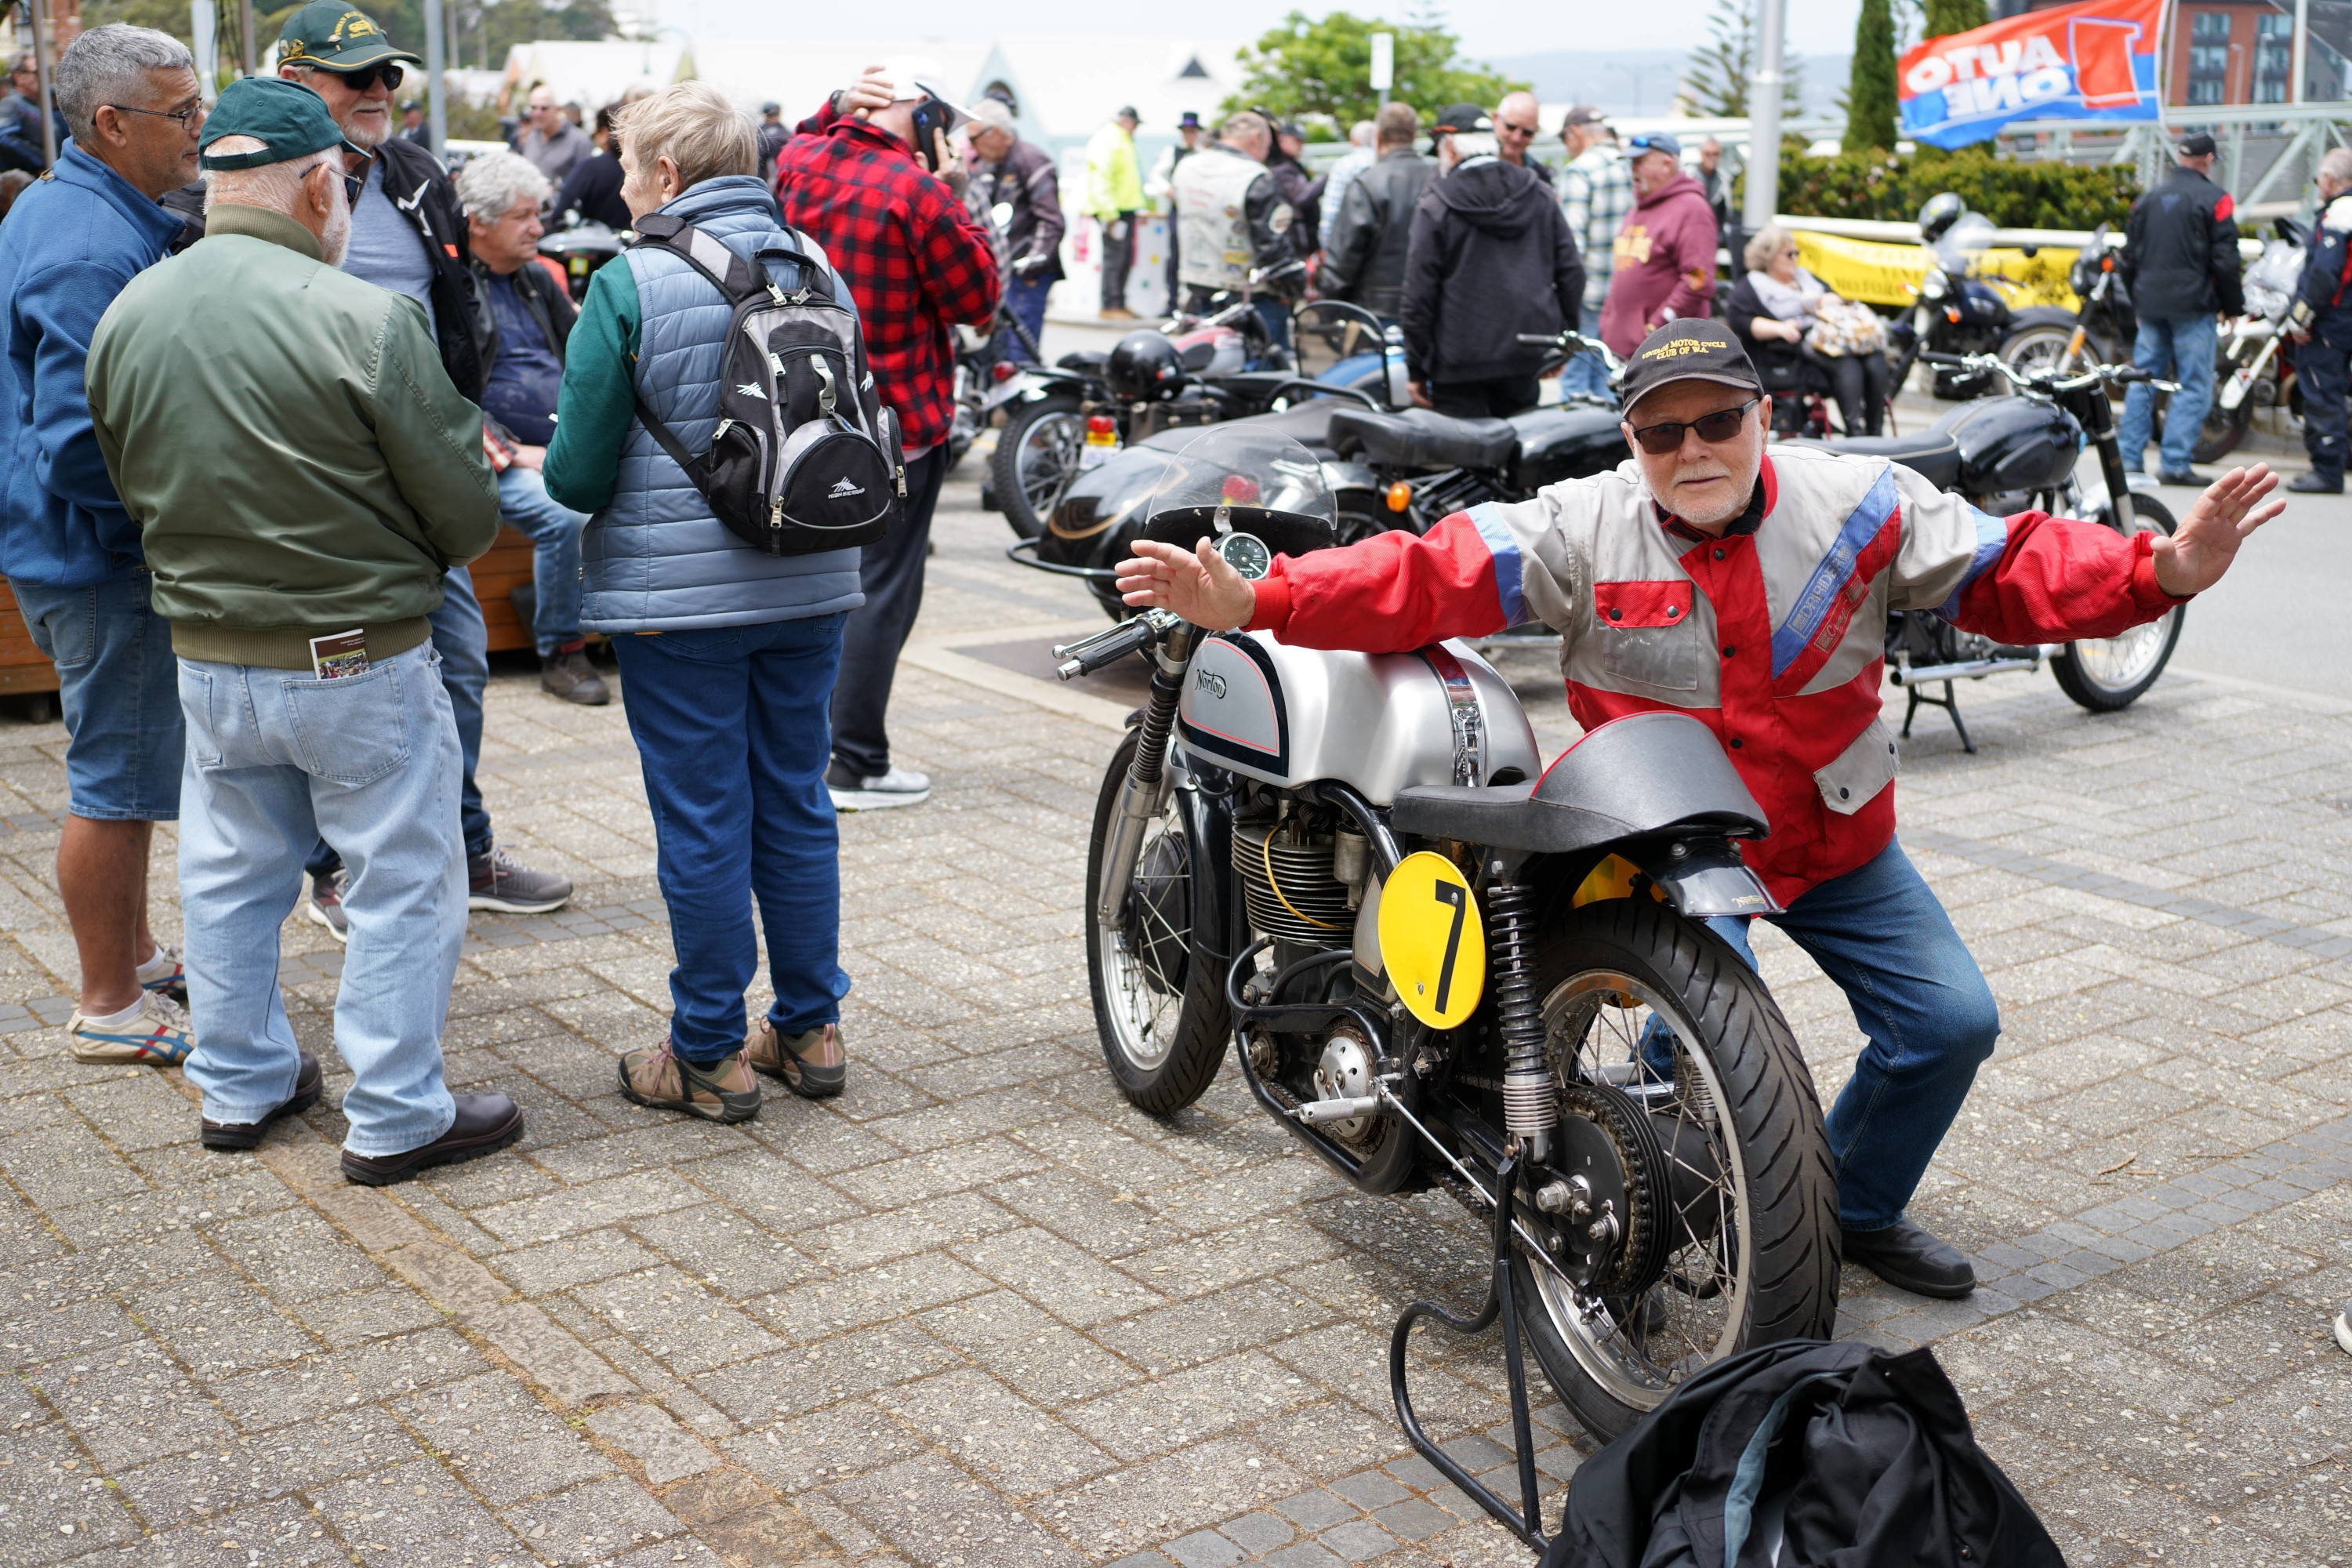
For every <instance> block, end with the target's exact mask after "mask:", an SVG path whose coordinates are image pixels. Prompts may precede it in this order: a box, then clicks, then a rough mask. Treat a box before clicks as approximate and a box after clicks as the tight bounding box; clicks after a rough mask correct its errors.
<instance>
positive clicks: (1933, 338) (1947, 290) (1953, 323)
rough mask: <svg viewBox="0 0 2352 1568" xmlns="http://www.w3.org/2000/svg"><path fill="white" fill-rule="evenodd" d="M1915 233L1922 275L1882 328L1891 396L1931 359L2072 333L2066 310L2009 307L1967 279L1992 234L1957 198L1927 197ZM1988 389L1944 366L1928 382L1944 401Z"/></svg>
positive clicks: (1984, 381)
mask: <svg viewBox="0 0 2352 1568" xmlns="http://www.w3.org/2000/svg"><path fill="white" fill-rule="evenodd" d="M1919 232H1920V243H1921V244H1922V245H1923V246H1924V247H1926V248H1927V256H1928V264H1927V276H1926V277H1925V278H1923V279H1920V281H1919V286H1918V289H1917V290H1916V292H1917V295H1918V303H1917V304H1916V305H1915V306H1913V307H1912V309H1911V310H1910V313H1909V314H1908V315H1906V316H1904V317H1901V318H1898V319H1897V320H1896V321H1895V323H1894V325H1893V326H1892V327H1891V328H1890V329H1889V330H1888V333H1887V346H1888V348H1889V350H1890V351H1892V352H1893V353H1895V356H1896V358H1895V374H1894V375H1893V377H1892V378H1891V379H1890V380H1889V382H1888V388H1889V395H1890V397H1891V396H1892V395H1894V394H1895V393H1899V392H1901V391H1902V390H1903V387H1904V384H1905V383H1906V380H1907V379H1908V377H1909V376H1910V374H1911V367H1912V366H1913V365H1914V364H1916V363H1920V362H1921V361H1922V360H1925V361H1926V362H1927V363H1929V364H1936V363H1937V361H1936V360H1935V359H1934V358H1933V357H1931V356H1935V355H1945V356H1950V355H1955V354H1958V355H1969V354H1990V353H1997V352H1999V351H2000V348H2001V347H2002V345H2003V344H2005V343H2006V342H2009V340H2010V339H2011V336H2012V335H2014V334H2016V333H2018V332H2020V331H2023V330H2024V329H2026V328H2029V327H2036V326H2041V327H2052V328H2055V329H2056V330H2057V331H2061V332H2067V331H2072V330H2073V328H2074V316H2073V315H2072V314H2070V313H2069V312H2067V311H2065V310H2058V309H2056V308H2055V307H2053V306H2046V305H2034V306H2029V307H2027V308H2026V309H2024V310H2011V309H2010V307H2009V301H2008V300H2004V299H2003V298H2001V295H2000V290H1998V289H1994V288H1993V287H1992V286H1991V285H1990V284H1989V283H1985V282H1982V281H1979V279H1974V278H1971V277H1969V273H1970V272H1971V271H1972V270H1974V268H1975V267H1976V265H1977V260H1978V258H1979V257H1980V256H1981V255H1982V254H1983V253H1984V252H1985V251H1986V250H1988V249H1990V247H1991V246H1992V241H1993V236H1994V235H1995V233H1997V232H1998V231H1997V229H1996V228H1995V226H1994V225H1993V221H1992V220H1991V219H1990V218H1989V217H1986V216H1984V215H1983V214H1981V213H1972V212H1968V211H1966V210H1964V209H1963V208H1962V207H1961V205H1960V199H1959V197H1958V196H1956V195H1952V194H1951V193H1950V192H1946V193H1944V194H1943V195H1937V196H1934V197H1931V198H1930V199H1929V200H1928V202H1927V205H1926V206H1923V207H1921V208H1920V209H1919ZM1994 384H1996V383H1994V382H1993V381H1992V380H1991V379H1990V378H1989V377H1987V376H1984V375H1980V374H1972V373H1969V372H1964V371H1951V370H1947V369H1943V368H1938V369H1937V371H1936V374H1935V378H1934V386H1935V394H1936V395H1937V397H1941V398H1947V399H1951V398H1969V397H1979V396H1982V395H1984V393H1985V392H1986V390H1987V389H1988V388H1990V387H1991V386H1993V385H1994Z"/></svg>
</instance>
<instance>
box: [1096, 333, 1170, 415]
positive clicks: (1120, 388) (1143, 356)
mask: <svg viewBox="0 0 2352 1568" xmlns="http://www.w3.org/2000/svg"><path fill="white" fill-rule="evenodd" d="M1103 380H1104V382H1105V383H1106V384H1108V385H1109V387H1110V393H1111V395H1112V396H1113V397H1116V398H1118V400H1119V401H1120V402H1122V403H1150V402H1155V401H1157V400H1158V399H1160V398H1163V397H1173V396H1174V395H1176V389H1177V388H1178V387H1179V386H1181V385H1182V384H1183V382H1184V367H1183V365H1182V364H1181V363H1178V360H1177V357H1176V345H1175V344H1174V343H1172V342H1169V341H1168V337H1167V334H1166V333H1164V332H1155V331H1151V330H1150V329H1149V328H1145V329H1144V330H1142V331H1133V332H1129V333H1128V334H1127V336H1125V337H1123V338H1121V339H1119V340H1118V344H1117V345H1116V346H1115V347H1113V348H1112V350H1111V351H1110V358H1109V359H1108V361H1107V362H1105V363H1104V365H1103Z"/></svg>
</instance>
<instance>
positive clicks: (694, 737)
mask: <svg viewBox="0 0 2352 1568" xmlns="http://www.w3.org/2000/svg"><path fill="white" fill-rule="evenodd" d="M847 618H848V617H847V616H846V615H845V614H835V615H830V616H814V617H813V618H810V619H806V620H797V621H771V622H769V623H767V624H766V625H764V626H709V627H698V628H695V629H692V630H687V631H666V632H663V633H661V634H660V635H659V636H656V637H614V639H613V647H614V652H615V653H617V654H618V655H619V656H620V660H621V692H622V699H623V701H624V704H625V707H626V709H627V710H628V715H629V733H630V735H631V736H633V737H634V738H635V741H636V742H637V757H638V761H639V763H641V764H642V765H643V767H644V769H645V778H646V803H647V804H648V805H650V806H651V807H652V808H653V818H654V845H655V849H656V866H655V868H656V872H657V874H658V876H659V879H660V882H661V892H662V900H663V901H664V902H665V903H667V904H668V906H669V931H670V945H671V947H672V948H673V949H674V950H675V951H676V952H677V967H676V968H674V969H672V970H671V971H670V972H669V995H670V1007H671V1013H670V1025H669V1032H670V1039H671V1042H672V1043H673V1045H674V1046H675V1047H677V1054H678V1055H679V1056H681V1057H683V1058H686V1059H687V1060H688V1061H690V1062H697V1063H706V1064H707V1063H710V1062H715V1061H718V1060H719V1059H721V1058H725V1057H729V1056H732V1055H733V1054H734V1053H735V1052H737V1051H740V1050H741V1049H742V1048H743V993H744V992H745V991H746V990H747V989H749V988H750V986H751V980H752V976H753V974H754V973H756V971H757V969H758V964H759V952H758V949H757V946H756V944H755V943H754V942H753V940H752V932H751V903H752V900H755V899H756V900H758V901H759V906H760V926H761V930H762V931H765V932H766V934H767V938H768V976H769V979H770V981H771V982H772V984H774V986H775V991H776V1000H775V1005H773V1006H772V1007H771V1008H769V1009H768V1016H769V1018H770V1019H771V1020H772V1022H773V1023H774V1025H775V1026H776V1028H777V1030H778V1032H780V1033H782V1034H787V1035H796V1034H800V1033H803V1031H805V1030H809V1029H814V1028H815V1027H816V1026H819V1025H820V1024H830V1023H834V1022H835V1021H836V1020H838V1019H839V1018H840V1016H841V999H842V998H843V997H844V996H845V995H847V994H849V976H848V975H846V974H845V973H842V969H841V963H840V961H839V952H840V941H841V867H840V834H839V831H838V829H837V828H836V827H835V818H834V811H833V797H832V796H831V795H828V794H827V793H826V792H825V787H824V770H825V763H826V761H827V759H828V757H829V756H830V754H831V752H832V735H831V733H830V730H829V727H828V725H827V723H826V719H825V710H826V705H827V703H828V702H829V701H830V700H831V699H832V696H833V682H834V675H835V671H836V670H837V669H838V668H839V667H840V663H841V631H842V624H843V623H844V622H845V620H846V619H847Z"/></svg>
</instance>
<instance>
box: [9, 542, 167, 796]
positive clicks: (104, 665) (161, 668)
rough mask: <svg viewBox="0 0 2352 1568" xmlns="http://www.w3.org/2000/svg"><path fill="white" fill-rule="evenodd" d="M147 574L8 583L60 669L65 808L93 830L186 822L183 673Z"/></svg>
mask: <svg viewBox="0 0 2352 1568" xmlns="http://www.w3.org/2000/svg"><path fill="white" fill-rule="evenodd" d="M151 580H152V579H150V578H149V576H148V574H146V573H145V572H144V571H143V570H142V571H140V572H135V573H133V574H131V575H130V576H128V577H122V578H118V579H116V580H115V581H113V582H111V583H100V584H97V585H96V586H94V587H88V588H47V587H43V586H42V585H41V584H38V583H16V582H12V583H10V584H8V587H9V589H10V591H11V592H13V593H14V594H15V595H16V608H17V609H18V610H19V611H20V612H22V614H23V615H24V617H25V630H26V632H28V633H30V634H31V636H32V638H33V646H34V647H37V648H39V649H40V650H41V651H42V652H43V653H44V654H46V655H47V656H48V658H50V659H51V660H52V661H53V662H54V663H55V664H56V665H57V667H58V710H59V711H60V712H61V713H62V714H63V715H64V716H65V721H66V809H67V810H68V811H70V812H71V813H73V815H74V816H79V817H83V818H85V819H87V820H89V821H92V822H170V821H172V820H173V819H174V818H176V817H177V816H179V815H180V748H181V737H182V730H181V725H180V690H179V680H180V666H179V661H178V660H176V659H175V658H173V657H172V623H171V622H169V621H167V620H165V619H164V618H163V616H159V615H157V614H156V613H155V610H154V606H153V605H152V604H151V603H150V602H149V600H148V596H147V588H148V584H149V583H150V581H151Z"/></svg>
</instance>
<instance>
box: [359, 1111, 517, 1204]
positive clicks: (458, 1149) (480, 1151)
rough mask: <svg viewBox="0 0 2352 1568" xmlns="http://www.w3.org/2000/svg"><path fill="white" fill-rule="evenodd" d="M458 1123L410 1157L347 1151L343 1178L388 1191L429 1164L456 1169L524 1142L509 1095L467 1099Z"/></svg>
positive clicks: (452, 1124) (410, 1153)
mask: <svg viewBox="0 0 2352 1568" xmlns="http://www.w3.org/2000/svg"><path fill="white" fill-rule="evenodd" d="M455 1098H456V1099H457V1121H453V1122H451V1123H450V1124H449V1131H446V1132H444V1133H443V1134H441V1136H440V1137H438V1138H436V1139H435V1140H433V1142H430V1143H427V1144H425V1146H424V1147H423V1148H421V1149H411V1150H409V1151H408V1152H406V1153H404V1154H354V1153H352V1152H351V1151H350V1150H349V1149H346V1150H344V1151H343V1178H344V1180H346V1181H352V1182H357V1183H359V1184H361V1185H362V1186H368V1187H388V1186H390V1185H392V1184H393V1183H394V1182H404V1181H406V1180H408V1178H409V1177H411V1176H413V1175H415V1174H416V1173H417V1172H419V1171H422V1170H424V1169H425V1167H427V1166H429V1165H454V1164H456V1163H458V1162H459V1161H460V1160H478V1159H480V1158H481V1157H482V1156H483V1155H485V1154H495V1153H497V1152H499V1150H501V1149H503V1148H505V1147H506V1146H507V1145H508V1144H509V1143H512V1142H517V1141H518V1140H520V1138H521V1137H522V1108H521V1107H520V1106H519V1105H517V1104H516V1103H515V1102H514V1101H513V1100H509V1099H508V1098H507V1097H506V1096H505V1095H503V1094H461V1095H457V1096H456V1097H455Z"/></svg>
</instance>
